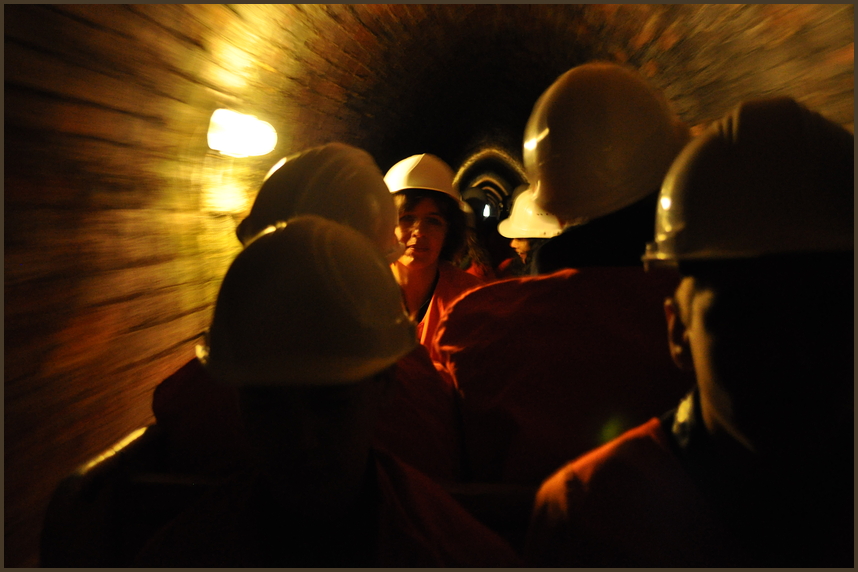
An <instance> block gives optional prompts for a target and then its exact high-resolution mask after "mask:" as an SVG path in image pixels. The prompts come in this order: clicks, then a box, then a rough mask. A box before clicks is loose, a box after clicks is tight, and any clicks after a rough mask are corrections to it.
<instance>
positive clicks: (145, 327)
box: [4, 5, 854, 567]
mask: <svg viewBox="0 0 858 572" xmlns="http://www.w3.org/2000/svg"><path fill="white" fill-rule="evenodd" d="M853 10H854V8H853V6H852V5H819V6H808V5H797V6H762V5H753V6H742V5H731V6H725V5H706V6H687V5H658V6H655V5H623V6H617V5H587V6H583V5H559V6H535V5H533V6H531V5H477V6H453V5H431V6H424V5H404V6H396V5H371V6H353V5H320V6H312V7H307V6H298V5H264V6H255V5H211V6H209V5H184V6H183V5H136V6H125V5H88V6H74V5H55V6H37V5H7V6H6V7H5V41H4V46H5V54H6V57H5V129H6V132H5V142H6V145H5V149H6V156H5V289H4V292H5V300H6V306H5V317H6V326H5V334H6V336H5V340H6V342H5V356H6V360H5V364H6V368H5V429H6V431H5V435H6V441H5V463H6V465H5V467H6V470H5V476H6V489H5V503H6V513H5V530H6V541H5V548H6V550H5V555H6V556H5V565H6V566H10V567H18V566H34V565H36V564H37V562H38V558H37V546H38V535H39V531H40V527H41V521H42V519H43V516H44V510H45V507H46V505H47V501H48V498H49V496H50V494H51V492H52V491H53V489H54V488H55V487H56V485H57V483H58V482H59V480H60V479H61V478H62V477H64V476H65V475H66V474H68V473H69V472H70V471H72V470H73V469H74V468H75V467H76V466H78V465H79V464H80V463H82V462H84V461H85V460H86V459H88V458H90V457H92V456H93V455H95V454H97V453H99V452H100V451H102V450H103V449H105V448H106V447H108V446H109V445H111V444H112V443H114V442H115V441H117V440H118V439H120V438H121V437H123V436H124V435H126V434H127V433H129V432H130V431H132V430H133V429H135V428H137V427H140V426H141V425H144V424H147V423H151V422H152V420H153V419H152V415H151V410H150V402H151V393H152V389H153V388H154V387H155V385H156V384H157V383H158V382H159V381H160V380H161V379H163V378H164V377H165V376H166V375H168V374H169V373H171V372H172V371H174V370H175V369H176V368H178V367H179V366H180V365H182V364H183V363H184V362H185V361H187V360H188V359H189V358H190V357H191V356H192V355H193V346H194V344H195V342H196V341H197V339H198V337H199V335H200V333H201V332H202V331H203V329H204V328H205V327H206V325H207V321H208V319H209V317H210V312H211V307H212V304H213V302H214V299H215V296H216V294H217V289H218V286H219V282H220V279H221V277H222V276H223V273H224V272H225V270H226V268H227V266H228V264H229V262H230V260H231V258H232V257H233V256H234V255H235V254H236V252H237V251H238V248H239V243H238V241H237V240H236V239H235V238H234V236H235V235H234V227H235V224H236V223H237V221H238V220H240V219H241V218H242V216H243V214H244V213H245V212H246V210H247V209H248V208H249V205H250V202H251V201H252V199H253V197H254V194H255V190H256V188H257V187H258V185H259V183H260V181H261V179H262V177H263V175H264V174H265V172H266V171H267V170H268V168H270V166H271V165H272V164H273V163H275V162H276V160H277V159H278V158H279V157H281V156H283V155H285V154H289V153H291V152H295V151H298V150H300V149H303V148H306V147H308V146H311V145H316V144H320V143H324V142H327V141H332V140H340V141H344V142H346V143H351V144H354V145H358V146H361V147H364V148H366V149H367V150H368V151H370V152H371V153H372V154H373V155H374V156H375V157H376V160H377V161H378V163H379V166H380V167H381V168H382V170H386V169H387V168H388V167H389V166H391V165H392V164H393V163H394V162H396V161H397V160H399V159H401V158H403V157H405V156H408V155H410V154H413V153H418V152H431V153H435V154H437V155H439V156H441V157H442V158H444V159H445V160H447V161H448V162H449V163H450V164H451V165H452V166H453V167H454V169H455V168H457V167H458V166H459V165H460V164H462V163H463V162H464V161H465V160H466V159H467V158H468V157H469V156H470V155H471V154H472V153H474V152H475V151H476V150H478V149H480V148H485V147H487V146H488V147H495V148H498V149H502V150H505V151H506V152H507V153H509V154H511V155H512V156H514V157H520V145H521V140H520V139H521V134H522V133H523V129H524V124H525V122H526V120H527V117H528V115H529V112H530V109H531V107H532V105H533V103H534V102H535V100H536V98H537V97H538V96H539V94H540V93H541V92H542V91H543V90H544V89H545V88H546V87H547V86H548V85H549V84H550V83H551V82H552V81H553V79H554V78H556V77H557V76H558V75H559V74H561V73H562V72H564V71H566V70H567V69H568V68H570V67H572V66H574V65H577V64H580V63H583V62H586V61H589V60H591V59H608V60H612V61H619V62H624V63H628V64H629V65H632V66H635V67H637V68H638V69H640V70H641V72H642V73H643V74H644V75H645V76H646V77H648V78H649V79H650V80H651V81H652V82H653V83H654V84H655V85H656V86H658V87H660V88H661V89H663V90H664V92H665V93H666V95H667V97H668V98H669V99H670V100H671V101H672V103H673V105H674V106H675V107H676V109H677V111H678V112H679V113H680V114H681V115H682V117H683V118H684V119H685V120H686V121H687V122H688V123H689V124H691V125H695V126H702V125H704V124H706V123H708V122H709V121H711V120H713V119H715V118H717V117H719V116H720V115H722V114H723V113H724V112H725V111H727V110H728V109H729V108H730V107H732V106H733V105H735V104H736V103H738V102H739V101H741V100H742V99H746V98H749V97H761V96H770V95H791V96H793V97H795V98H796V99H798V100H800V101H802V102H804V103H806V104H807V105H809V106H811V107H812V108H814V109H815V110H818V111H820V112H822V113H823V114H825V115H827V116H829V117H830V118H832V119H833V120H835V121H837V122H839V123H841V124H843V125H845V126H847V127H848V128H850V129H852V123H853V105H854V104H853V82H854V78H853V73H854V64H853V50H854V48H853ZM219 107H226V108H229V109H233V110H236V111H240V112H246V113H252V114H254V115H256V116H258V117H260V118H261V119H264V120H266V121H268V122H270V123H271V124H272V125H274V127H275V128H276V129H277V131H278V135H279V140H278V145H277V148H276V150H275V151H274V152H272V153H270V154H269V155H267V156H264V157H258V158H247V159H233V158H228V157H224V156H220V155H218V154H217V153H215V152H212V151H209V150H208V148H207V145H206V129H207V126H208V121H209V117H210V115H211V113H212V111H213V110H214V109H217V108H219Z"/></svg>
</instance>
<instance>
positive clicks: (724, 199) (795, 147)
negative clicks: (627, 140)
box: [644, 98, 855, 264]
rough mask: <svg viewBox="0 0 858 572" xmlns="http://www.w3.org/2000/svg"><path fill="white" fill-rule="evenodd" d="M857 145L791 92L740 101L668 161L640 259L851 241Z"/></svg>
mask: <svg viewBox="0 0 858 572" xmlns="http://www.w3.org/2000/svg"><path fill="white" fill-rule="evenodd" d="M854 148H855V143H854V137H853V135H852V134H851V133H849V132H848V131H847V130H846V129H843V128H842V127H840V126H839V125H836V124H835V123H833V122H831V121H829V120H827V119H825V118H823V117H822V116H821V115H819V114H817V113H814V112H811V111H810V110H808V109H806V108H805V107H802V106H801V105H799V104H798V103H796V102H795V101H794V100H792V99H789V98H775V99H768V100H757V101H748V102H745V103H742V104H741V105H739V106H738V107H736V109H734V110H733V111H732V112H731V113H730V114H728V115H727V116H725V117H724V118H723V119H722V120H721V121H719V122H717V123H716V124H714V125H712V126H711V127H710V128H709V129H708V130H707V131H705V132H704V133H703V134H702V135H700V136H699V137H698V138H697V139H695V140H694V141H692V142H691V143H690V144H689V145H688V147H686V148H685V149H684V150H683V152H682V154H680V156H679V157H678V158H677V159H676V161H675V162H674V164H673V166H672V167H671V168H670V171H669V172H668V174H667V177H666V178H665V180H664V184H663V185H662V188H661V194H660V197H659V203H658V209H657V213H656V235H655V242H653V243H650V244H649V245H647V252H646V254H645V255H644V261H645V262H646V263H647V264H652V263H653V262H657V261H668V262H676V261H682V260H717V259H732V258H754V257H759V256H764V255H768V254H790V253H810V252H838V251H850V250H853V248H854V236H853V231H854V226H853V225H854V210H853V209H854Z"/></svg>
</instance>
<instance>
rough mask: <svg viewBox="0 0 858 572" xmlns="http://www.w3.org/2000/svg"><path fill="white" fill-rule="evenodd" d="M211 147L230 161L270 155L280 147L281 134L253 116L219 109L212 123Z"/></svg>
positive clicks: (209, 141)
mask: <svg viewBox="0 0 858 572" xmlns="http://www.w3.org/2000/svg"><path fill="white" fill-rule="evenodd" d="M208 143H209V148H211V149H214V150H215V151H219V152H220V153H222V154H223V155H228V156H230V157H251V156H256V155H266V154H268V153H270V152H271V151H273V150H274V147H275V146H276V145H277V131H276V130H275V129H274V127H272V126H271V124H270V123H268V122H266V121H262V120H261V119H257V118H256V117H254V116H253V115H245V114H244V113H237V112H235V111H230V110H228V109H217V110H215V112H214V113H212V118H211V121H210V122H209V132H208Z"/></svg>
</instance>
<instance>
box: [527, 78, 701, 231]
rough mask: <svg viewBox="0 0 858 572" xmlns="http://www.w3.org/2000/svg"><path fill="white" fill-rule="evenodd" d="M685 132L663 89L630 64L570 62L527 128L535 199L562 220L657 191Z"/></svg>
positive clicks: (596, 213)
mask: <svg viewBox="0 0 858 572" xmlns="http://www.w3.org/2000/svg"><path fill="white" fill-rule="evenodd" d="M688 138H689V132H688V128H687V127H686V126H685V124H684V123H683V122H682V121H681V120H680V119H679V118H678V116H677V115H676V114H675V113H674V112H673V111H672V110H671V109H670V106H669V105H668V103H667V101H666V100H665V98H664V96H663V95H662V94H661V93H660V92H658V91H657V90H656V89H654V88H653V87H652V86H650V85H649V84H648V83H647V82H646V81H645V80H644V79H643V77H641V76H640V74H638V73H637V72H636V71H635V70H633V69H632V68H629V67H626V66H621V65H618V64H614V63H608V62H591V63H587V64H583V65H580V66H577V67H574V68H572V69H571V70H569V71H567V72H566V73H564V74H563V75H561V76H560V77H559V78H558V79H557V80H556V81H555V82H554V83H553V84H551V86H550V87H549V88H548V89H547V90H546V91H545V92H544V93H543V94H542V96H541V97H540V98H539V100H538V101H537V102H536V104H535V105H534V107H533V112H532V113H531V115H530V118H529V120H528V122H527V126H526V128H525V134H524V152H523V157H524V166H525V169H526V171H527V176H528V179H529V180H530V183H531V187H532V188H533V190H534V194H533V200H534V202H535V203H536V204H537V205H538V206H539V207H541V208H543V209H545V210H546V211H548V212H549V213H552V214H553V215H555V216H556V217H557V218H558V219H560V221H561V222H562V223H563V224H564V225H577V224H582V223H585V222H587V221H590V220H593V219H597V218H599V217H602V216H605V215H608V214H610V213H613V212H616V211H618V210H620V209H622V208H624V207H627V206H629V205H631V204H633V203H635V202H637V201H638V200H640V199H642V198H644V197H646V196H647V195H649V194H651V193H653V192H656V191H658V188H659V185H660V184H661V180H662V178H663V177H664V174H665V173H666V172H667V169H668V167H670V164H671V162H672V161H673V159H674V158H675V157H676V155H677V154H678V153H679V151H680V150H681V149H682V146H683V145H684V144H685V143H686V142H687V141H688Z"/></svg>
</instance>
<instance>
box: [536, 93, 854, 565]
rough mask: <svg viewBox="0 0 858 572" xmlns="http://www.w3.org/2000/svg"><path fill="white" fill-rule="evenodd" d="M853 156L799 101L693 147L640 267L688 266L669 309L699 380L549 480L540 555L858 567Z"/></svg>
mask: <svg viewBox="0 0 858 572" xmlns="http://www.w3.org/2000/svg"><path fill="white" fill-rule="evenodd" d="M853 164H854V137H853V135H852V134H851V133H850V132H849V131H847V130H845V129H843V128H842V127H840V126H839V125H836V124H834V123H832V122H830V121H828V120H827V119H825V118H823V117H822V116H821V115H819V114H817V113H814V112H811V111H810V110H808V109H807V108H805V107H803V106H801V105H799V104H798V103H796V102H795V101H794V100H792V99H789V98H775V99H768V100H756V101H748V102H745V103H742V104H740V105H739V106H738V107H737V108H736V109H735V110H733V111H732V112H731V113H729V114H727V115H726V116H725V117H724V118H722V119H721V120H720V121H719V122H716V123H715V124H713V125H712V126H711V127H710V128H709V129H708V130H707V131H705V132H704V133H703V134H702V135H701V136H700V137H699V138H698V139H696V140H695V141H693V142H692V143H691V144H689V145H688V147H687V148H686V149H685V150H684V151H683V152H682V154H681V155H680V156H679V157H678V159H677V160H676V161H675V162H674V164H673V166H672V167H671V169H670V171H669V172H668V174H667V176H666V178H665V180H664V184H663V185H662V188H661V194H660V198H659V201H658V205H659V206H658V212H657V218H656V228H655V241H654V242H653V243H651V244H650V245H649V246H648V248H647V252H646V255H645V261H646V262H647V264H648V265H650V266H652V267H654V268H656V269H657V268H660V267H663V266H672V267H678V269H679V271H680V272H681V273H682V276H683V278H682V281H681V283H680V285H679V287H678V288H677V289H676V292H675V294H674V296H672V297H671V298H669V299H667V301H666V302H665V304H664V309H665V316H666V318H667V323H668V330H669V337H668V339H669V347H670V351H671V354H672V356H673V359H674V361H675V362H676V365H677V366H679V367H680V368H683V369H688V370H690V371H693V372H694V373H695V375H696V378H697V383H696V387H695V388H694V390H693V391H692V392H691V393H690V394H689V395H688V396H686V397H685V398H684V399H682V401H681V402H680V405H679V407H678V408H676V409H674V410H672V411H670V412H669V413H667V414H666V415H664V416H663V417H662V418H661V419H658V418H653V419H651V420H650V421H649V422H647V423H645V424H643V425H641V426H639V427H637V428H635V429H633V430H631V431H629V432H627V433H625V434H624V435H622V436H621V437H619V438H617V439H616V440H614V441H612V442H610V443H608V444H607V445H605V446H603V447H601V448H599V449H596V450H594V451H592V452H590V453H588V454H586V455H584V456H582V457H580V458H578V459H577V460H575V461H573V462H572V463H570V464H569V465H567V466H565V467H564V468H562V469H561V470H560V471H558V472H557V473H556V474H555V475H554V476H552V477H551V478H550V479H549V480H547V481H546V482H545V483H544V484H543V485H542V488H541V489H540V491H539V494H538V497H537V502H536V508H535V510H534V516H533V522H532V527H531V534H530V541H529V546H528V554H529V558H530V560H531V562H532V563H533V564H535V565H539V566H564V567H565V566H587V567H589V566H593V567H601V566H608V567H614V566H616V567H674V566H676V567H728V566H729V567H733V566H740V567H778V568H780V567H809V568H817V567H851V566H853V564H854V553H853V543H854V507H853V502H852V498H853V488H854V436H853V434H854V405H853V403H854V401H853V400H854V373H853V355H854V353H853V352H854V348H853V328H854V318H853V312H852V308H853V296H854V289H853V288H854V279H853V259H854V258H853V257H854V246H853V244H854V243H853V240H854V228H853V225H854V220H853V216H854V214H853V212H854V211H853V208H854V167H853ZM654 271H655V270H654Z"/></svg>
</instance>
